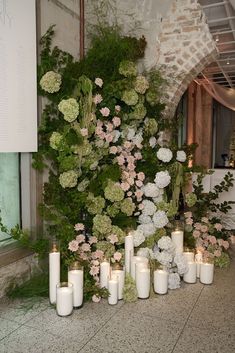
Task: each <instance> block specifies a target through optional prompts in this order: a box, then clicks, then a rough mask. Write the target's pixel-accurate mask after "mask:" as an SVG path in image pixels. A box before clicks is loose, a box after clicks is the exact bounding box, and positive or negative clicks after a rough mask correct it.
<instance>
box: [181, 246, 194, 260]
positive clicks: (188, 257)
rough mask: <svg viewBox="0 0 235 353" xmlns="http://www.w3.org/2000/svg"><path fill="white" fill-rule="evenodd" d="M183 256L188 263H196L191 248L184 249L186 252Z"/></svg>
mask: <svg viewBox="0 0 235 353" xmlns="http://www.w3.org/2000/svg"><path fill="white" fill-rule="evenodd" d="M183 255H184V257H185V259H186V261H187V262H189V261H190V262H193V261H194V251H193V249H189V248H184V252H183Z"/></svg>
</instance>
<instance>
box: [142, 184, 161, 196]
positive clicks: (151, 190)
mask: <svg viewBox="0 0 235 353" xmlns="http://www.w3.org/2000/svg"><path fill="white" fill-rule="evenodd" d="M142 191H143V193H144V195H145V196H146V197H158V196H159V195H160V190H159V188H158V187H157V185H156V184H154V183H147V184H146V185H144V186H143V187H142Z"/></svg>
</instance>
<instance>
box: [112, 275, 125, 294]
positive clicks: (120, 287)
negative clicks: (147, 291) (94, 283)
mask: <svg viewBox="0 0 235 353" xmlns="http://www.w3.org/2000/svg"><path fill="white" fill-rule="evenodd" d="M112 276H116V277H117V279H118V299H119V300H120V299H122V298H123V288H124V282H125V271H124V270H112Z"/></svg>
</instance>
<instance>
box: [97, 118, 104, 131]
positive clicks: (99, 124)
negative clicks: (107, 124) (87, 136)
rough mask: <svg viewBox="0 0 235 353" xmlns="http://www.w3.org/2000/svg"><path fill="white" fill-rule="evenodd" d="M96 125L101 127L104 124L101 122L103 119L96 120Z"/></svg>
mask: <svg viewBox="0 0 235 353" xmlns="http://www.w3.org/2000/svg"><path fill="white" fill-rule="evenodd" d="M96 125H97V126H98V127H102V126H103V125H104V123H103V121H101V120H97V122H96ZM102 131H103V130H102Z"/></svg>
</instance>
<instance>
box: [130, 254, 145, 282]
mask: <svg viewBox="0 0 235 353" xmlns="http://www.w3.org/2000/svg"><path fill="white" fill-rule="evenodd" d="M148 262H149V260H148V259H147V257H144V256H132V258H131V277H132V278H133V279H135V277H136V275H135V273H136V264H137V263H143V267H145V268H148Z"/></svg>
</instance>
